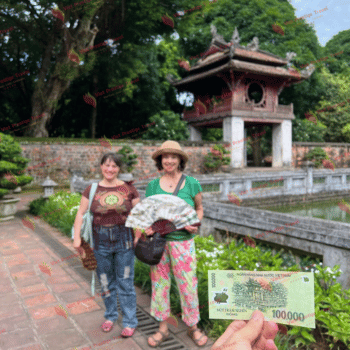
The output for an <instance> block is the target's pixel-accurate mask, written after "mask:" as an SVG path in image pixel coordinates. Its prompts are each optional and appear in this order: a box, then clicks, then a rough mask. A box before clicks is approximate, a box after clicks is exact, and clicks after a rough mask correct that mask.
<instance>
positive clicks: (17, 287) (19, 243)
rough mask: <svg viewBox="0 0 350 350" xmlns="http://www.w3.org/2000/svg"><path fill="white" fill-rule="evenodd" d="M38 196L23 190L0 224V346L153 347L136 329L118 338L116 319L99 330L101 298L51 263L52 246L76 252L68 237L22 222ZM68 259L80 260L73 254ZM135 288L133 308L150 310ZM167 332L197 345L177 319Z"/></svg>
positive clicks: (64, 265)
mask: <svg viewBox="0 0 350 350" xmlns="http://www.w3.org/2000/svg"><path fill="white" fill-rule="evenodd" d="M37 196H38V195H37V194H34V195H33V194H24V195H23V194H22V195H21V196H20V197H21V202H20V203H19V205H18V210H19V211H18V214H17V215H16V218H15V219H14V220H11V221H8V222H4V223H1V224H0V225H1V226H0V349H4V350H15V349H16V350H42V349H45V350H46V349H49V350H67V349H72V350H73V349H76V350H87V349H101V350H107V349H128V350H139V349H145V350H148V349H152V348H150V347H149V346H148V345H147V338H146V336H145V335H143V334H142V333H141V332H139V331H137V330H136V332H135V334H134V336H133V337H132V338H129V339H121V338H119V335H120V332H121V329H122V328H121V323H120V321H121V319H120V318H119V320H118V324H116V325H115V326H114V329H113V330H112V332H110V333H103V332H102V331H101V330H100V324H101V323H102V322H103V320H104V318H103V314H104V305H103V301H102V299H101V297H95V298H90V297H91V294H90V285H89V283H87V282H86V279H84V278H83V276H82V275H81V274H80V273H79V271H78V269H76V268H75V267H74V266H72V265H71V264H70V263H69V262H67V261H62V262H59V263H56V264H52V262H54V261H56V260H61V256H60V255H59V253H58V251H57V249H56V248H55V247H63V249H66V248H68V249H70V250H71V254H75V251H74V249H73V248H72V246H71V240H70V239H69V238H67V237H65V236H63V235H62V234H61V233H60V232H59V231H58V230H56V229H53V228H52V227H51V226H49V225H48V224H46V223H45V222H44V221H42V220H34V222H35V227H34V230H32V229H31V228H29V227H26V226H24V225H23V223H22V220H21V218H23V217H24V216H25V215H27V212H26V210H27V204H28V202H29V201H30V200H32V199H33V198H34V197H37ZM38 232H40V233H41V234H38ZM43 233H44V235H45V234H46V235H47V236H50V237H51V238H53V239H54V241H55V242H56V245H55V247H52V245H50V244H48V243H47V241H46V240H44V239H43ZM64 247H66V248H64ZM69 260H71V261H73V260H76V261H77V263H79V261H78V260H77V259H76V258H72V259H69ZM44 263H45V264H44ZM136 291H137V304H138V306H139V307H140V308H141V309H142V310H144V311H146V312H149V308H150V297H149V296H148V295H146V294H143V293H142V291H141V290H140V289H139V288H137V289H136ZM88 298H89V299H88ZM84 299H87V300H84ZM77 301H81V303H76V302H77ZM60 306H62V308H61V307H60ZM170 330H171V332H172V334H173V336H174V337H175V339H178V340H179V341H180V342H181V343H182V344H185V347H186V349H188V350H192V349H199V348H197V347H196V346H195V345H194V343H193V342H192V341H191V340H190V339H189V337H188V336H187V335H186V326H185V325H184V323H183V322H182V321H181V320H179V325H178V326H177V327H174V326H170ZM211 344H212V342H210V343H209V342H208V346H206V347H205V348H202V349H205V350H208V349H209V348H210V345H211ZM164 345H165V344H164Z"/></svg>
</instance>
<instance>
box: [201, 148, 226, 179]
mask: <svg viewBox="0 0 350 350" xmlns="http://www.w3.org/2000/svg"><path fill="white" fill-rule="evenodd" d="M225 154H230V151H228V150H226V149H225V147H223V146H221V145H215V146H214V147H213V148H212V149H211V150H210V153H209V154H208V155H206V156H205V157H204V168H205V170H206V171H207V172H214V171H217V170H219V169H220V167H221V168H223V169H222V170H223V171H229V170H230V157H229V156H224V155H225Z"/></svg>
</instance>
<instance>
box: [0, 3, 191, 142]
mask: <svg viewBox="0 0 350 350" xmlns="http://www.w3.org/2000/svg"><path fill="white" fill-rule="evenodd" d="M185 3H187V1H186V0H174V1H173V2H172V4H171V5H170V4H169V5H167V4H163V3H162V4H159V1H158V0H147V1H146V0H141V1H140V0H131V1H128V2H126V1H125V0H116V1H113V2H111V1H107V0H92V1H90V2H86V3H84V4H82V5H76V3H75V4H74V5H71V4H70V2H69V1H68V0H61V1H58V2H52V1H48V0H46V1H45V0H44V1H43V2H40V4H35V5H34V3H31V2H28V1H24V0H21V1H17V0H16V1H15V0H5V1H3V2H2V3H1V5H0V8H1V11H0V20H1V24H2V27H3V28H7V27H11V26H13V27H14V30H12V31H11V32H10V33H9V34H6V35H5V36H2V37H1V38H0V41H1V43H2V45H1V46H0V54H1V56H2V57H3V58H4V61H3V63H2V64H1V65H0V70H1V75H3V76H5V77H7V76H11V75H14V73H15V72H22V71H25V70H29V72H30V75H29V76H28V77H26V79H25V80H24V81H23V82H20V83H18V90H16V91H15V89H11V90H9V93H8V94H7V95H6V94H5V95H6V96H5V95H4V96H1V97H0V103H1V104H2V106H5V109H2V111H3V114H5V112H6V109H8V110H10V111H11V114H10V115H9V114H7V116H6V118H7V119H8V120H9V124H10V123H14V122H15V121H21V120H23V119H24V118H23V115H24V114H26V115H27V118H28V117H29V116H30V115H32V116H41V117H40V118H39V119H38V120H36V124H35V123H34V122H33V121H31V122H30V124H29V127H27V128H26V132H25V133H26V134H27V135H29V136H36V137H43V136H48V134H49V130H50V131H51V132H52V131H53V130H52V127H51V124H52V118H53V116H54V114H55V113H56V111H57V110H58V109H60V108H61V109H62V111H61V114H64V115H65V116H66V115H68V121H69V122H71V121H72V119H73V122H75V123H76V125H74V129H73V130H72V131H73V133H72V136H75V135H76V134H77V130H79V129H80V130H81V129H83V131H82V132H83V133H84V134H86V133H87V132H88V130H89V129H90V128H93V127H94V125H96V124H97V125H100V124H102V128H108V127H109V128H110V125H111V123H113V121H114V120H115V119H116V118H114V119H113V118H112V117H110V118H102V117H100V118H99V120H98V121H99V122H98V123H97V122H96V120H97V118H98V113H99V114H100V115H101V116H105V115H108V116H109V115H111V116H112V115H113V113H110V111H109V108H108V107H109V105H112V103H110V101H111V100H112V99H110V100H108V101H107V100H105V103H104V104H101V103H99V101H97V103H98V106H97V108H98V110H97V111H98V113H97V111H96V110H95V111H94V110H92V112H91V108H93V107H91V106H88V105H85V103H84V101H83V95H85V94H86V93H87V92H89V90H90V89H91V90H92V91H91V90H90V91H91V92H92V93H93V92H100V91H101V90H106V89H107V88H110V87H113V86H115V85H120V84H125V83H126V82H128V81H131V80H133V79H134V78H135V77H138V76H140V75H142V74H144V73H146V72H148V73H149V76H150V77H151V78H152V79H153V78H154V76H159V75H158V72H157V71H156V72H155V73H156V74H154V71H152V69H148V67H147V65H148V64H151V62H150V61H147V62H144V61H142V59H143V57H142V54H143V53H142V51H143V50H144V49H145V48H146V51H147V50H148V49H149V48H150V47H151V46H152V45H154V43H155V41H156V39H157V35H159V34H162V35H165V36H166V35H167V34H170V33H171V32H172V31H173V28H172V27H171V26H168V25H165V24H164V23H163V22H162V16H164V15H165V14H166V13H167V12H168V13H169V16H172V14H173V13H175V12H176V11H177V9H180V8H182V7H184V6H187V5H185ZM68 5H69V6H68ZM55 6H58V8H57V9H56V10H54V12H51V10H53V9H54V8H55ZM27 14H30V15H27ZM182 25H185V23H183V22H182ZM121 35H123V37H122V38H120V36H121ZM117 38H120V39H118V40H115V39H117ZM107 40H109V41H108V45H106V46H105V48H104V49H106V51H103V52H104V53H106V57H104V58H103V57H102V56H103V55H104V53H103V54H102V55H101V53H100V52H97V51H99V50H97V48H94V49H91V48H92V47H94V46H95V44H97V45H99V44H102V45H105V44H106V43H107ZM113 40H115V41H113ZM86 49H87V51H85V50H86ZM151 58H156V59H157V56H153V57H151ZM151 58H150V60H151ZM97 62H99V63H101V66H100V67H99V69H97V70H95V69H93V68H94V66H95V65H96V64H97ZM161 63H162V62H161ZM174 67H175V65H174ZM102 73H104V74H102ZM79 78H80V79H82V80H83V81H84V82H85V86H86V85H88V86H89V85H90V88H89V89H84V90H83V89H82V87H77V85H76V84H75V82H76V81H77V80H78V79H79ZM145 78H146V79H147V76H146V77H145ZM161 78H162V76H161V75H160V77H159V79H161ZM140 81H142V79H141V78H140ZM153 81H154V82H155V86H156V85H161V84H156V83H158V81H157V80H156V79H153ZM147 83H148V82H147V81H145V82H144V84H145V85H146V84H147ZM73 87H74V88H76V89H77V90H72V88H73ZM100 87H101V89H100ZM147 88H148V91H151V92H152V91H153V90H154V89H153V86H152V87H151V88H150V86H147ZM80 89H81V90H83V91H81V90H80ZM137 89H138V87H137V86H136V84H135V85H134V84H130V86H128V88H127V89H124V90H123V93H122V94H121V95H120V96H118V97H117V101H118V102H119V103H121V104H124V106H123V107H125V108H122V109H121V112H120V113H118V114H120V117H121V118H117V119H118V120H119V119H124V120H130V118H128V117H125V114H130V110H131V112H132V108H133V105H132V103H129V104H128V105H127V106H125V103H126V102H127V101H129V100H130V99H131V98H132V97H133V91H135V90H137ZM159 91H162V90H161V89H160V90H159ZM78 92H79V94H78ZM72 95H76V96H78V95H79V104H78V105H84V107H85V108H86V110H87V113H89V114H91V119H92V121H91V126H89V125H88V124H89V123H87V121H86V113H84V112H85V111H84V112H80V111H77V108H76V106H77V103H74V102H75V101H74V100H75V98H73V97H76V96H72ZM91 95H92V94H91ZM62 96H63V100H62V101H61V97H62ZM158 97H159V95H157V96H155V97H153V99H154V101H156V100H157V98H158ZM22 101H23V102H24V103H23V102H22ZM15 102H17V103H16V105H21V104H22V105H24V107H23V108H22V109H21V108H20V107H18V106H15V108H13V107H12V105H13V104H15ZM107 102H108V103H107ZM99 105H102V106H103V107H102V110H101V111H100V108H101V107H100V106H99ZM67 106H69V110H68V108H67ZM62 107H63V108H62ZM88 108H90V109H88ZM23 111H25V113H23ZM156 111H157V110H154V109H153V111H152V112H153V113H154V112H156ZM106 112H107V113H108V114H107V113H106ZM77 114H81V115H83V116H84V118H81V119H80V115H79V118H76V115H77ZM141 115H142V113H141V112H139V114H138V116H141ZM72 116H73V118H72ZM118 117H119V115H118ZM27 118H25V119H27ZM10 119H12V120H10ZM13 119H17V120H13ZM58 119H59V118H58ZM105 119H108V120H107V121H106V124H104V120H105ZM131 119H132V118H131ZM142 121H143V120H142V118H141V120H140V122H142ZM60 122H62V120H59V121H58V124H59V123H60ZM81 123H83V125H84V127H83V128H82V125H81ZM5 126H6V125H5ZM58 126H59V127H60V125H58ZM61 129H62V126H61ZM109 130H110V129H109ZM93 134H94V133H93Z"/></svg>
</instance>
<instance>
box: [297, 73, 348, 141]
mask: <svg viewBox="0 0 350 350" xmlns="http://www.w3.org/2000/svg"><path fill="white" fill-rule="evenodd" d="M320 75H321V78H322V80H323V81H324V84H325V85H326V87H327V90H326V92H325V94H324V95H323V96H321V98H320V101H319V103H318V104H317V105H316V106H315V108H314V110H310V111H309V112H311V113H312V114H313V115H314V116H316V117H317V120H318V121H319V122H320V123H321V124H320V125H324V126H325V127H326V128H325V129H324V137H323V141H325V142H346V141H347V140H348V133H347V130H348V129H349V126H348V125H350V103H349V101H350V92H349V89H350V76H349V75H348V74H331V73H330V72H329V70H328V69H327V68H322V69H321V72H320ZM346 126H348V127H346ZM303 141H304V140H303Z"/></svg>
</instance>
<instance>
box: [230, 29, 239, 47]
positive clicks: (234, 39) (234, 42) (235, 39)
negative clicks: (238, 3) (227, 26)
mask: <svg viewBox="0 0 350 350" xmlns="http://www.w3.org/2000/svg"><path fill="white" fill-rule="evenodd" d="M240 41H241V38H240V37H239V34H238V29H237V27H236V28H235V31H234V32H233V33H232V38H231V43H232V45H234V46H236V45H239V42H240Z"/></svg>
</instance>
